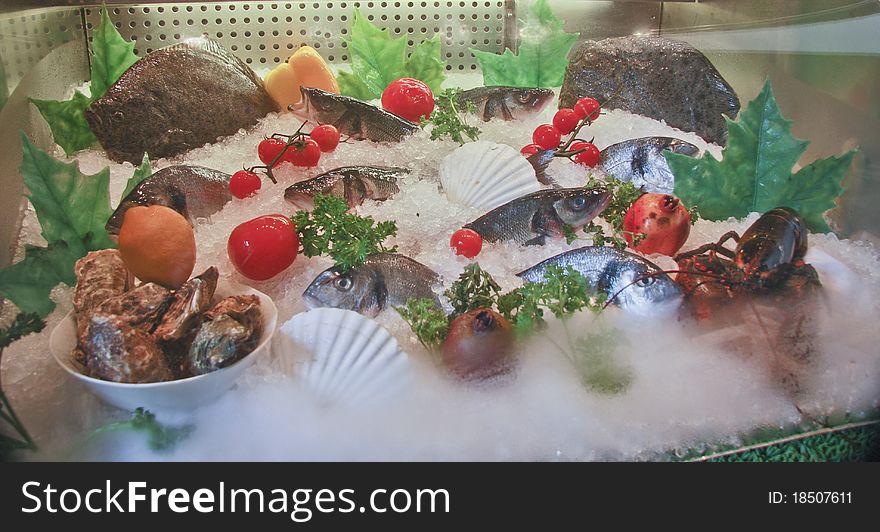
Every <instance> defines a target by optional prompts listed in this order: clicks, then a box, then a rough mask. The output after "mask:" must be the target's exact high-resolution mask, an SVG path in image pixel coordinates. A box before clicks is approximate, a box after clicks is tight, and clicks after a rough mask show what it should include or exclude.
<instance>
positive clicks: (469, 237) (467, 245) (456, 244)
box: [449, 229, 483, 259]
mask: <svg viewBox="0 0 880 532" xmlns="http://www.w3.org/2000/svg"><path fill="white" fill-rule="evenodd" d="M449 245H450V246H452V248H453V249H454V250H455V254H456V255H464V256H465V257H467V258H469V259H472V258H474V257H476V256H477V255H478V254H479V253H480V250H481V249H483V237H481V236H480V233H478V232H476V231H474V230H473V229H459V230H458V231H456V232H454V233H452V239H451V240H450V241H449Z"/></svg>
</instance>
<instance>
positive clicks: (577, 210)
mask: <svg viewBox="0 0 880 532" xmlns="http://www.w3.org/2000/svg"><path fill="white" fill-rule="evenodd" d="M559 192H560V194H561V195H562V197H561V198H559V199H557V200H556V201H554V202H553V208H554V209H555V210H556V214H557V215H558V216H559V219H560V220H562V221H563V222H564V223H565V224H566V225H568V226H569V227H571V228H573V229H578V228H580V227H583V226H585V225H587V224H588V223H589V222H590V220H592V219H593V218H595V217H596V216H598V215H599V213H601V212H602V211H604V210H605V207H607V206H608V204H609V203H610V202H611V193H610V192H608V191H607V190H605V189H604V188H590V189H588V188H580V189H568V190H560V191H559Z"/></svg>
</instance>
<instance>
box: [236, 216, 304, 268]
mask: <svg viewBox="0 0 880 532" xmlns="http://www.w3.org/2000/svg"><path fill="white" fill-rule="evenodd" d="M298 252H299V235H297V233H296V227H295V226H294V225H293V223H292V222H291V221H290V218H288V217H287V216H283V215H281V214H270V215H267V216H260V217H258V218H254V219H253V220H250V221H247V222H244V223H243V224H241V225H239V226H238V227H236V228H235V229H233V230H232V233H230V235H229V241H228V242H227V244H226V253H227V254H228V255H229V260H230V261H231V262H232V265H233V266H235V269H236V270H238V271H239V273H241V274H242V275H244V276H245V277H247V278H248V279H253V280H254V281H265V280H266V279H270V278H272V277H274V276H276V275H278V274H279V273H281V272H282V271H284V270H285V269H287V267H288V266H290V265H291V264H292V263H293V260H294V259H295V258H296V255H297V253H298Z"/></svg>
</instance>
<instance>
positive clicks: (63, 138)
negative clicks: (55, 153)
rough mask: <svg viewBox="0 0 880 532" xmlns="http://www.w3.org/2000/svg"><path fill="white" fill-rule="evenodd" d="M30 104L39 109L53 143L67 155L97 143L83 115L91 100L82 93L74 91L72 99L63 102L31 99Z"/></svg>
mask: <svg viewBox="0 0 880 532" xmlns="http://www.w3.org/2000/svg"><path fill="white" fill-rule="evenodd" d="M31 103H32V104H34V105H35V106H36V107H37V109H39V111H40V114H41V115H43V119H44V120H46V123H47V124H49V129H50V130H52V138H54V139H55V143H56V144H58V145H59V146H61V148H62V149H63V150H64V153H66V154H67V155H73V154H74V153H76V152H78V151H80V150H84V149H86V148H91V147H92V146H94V145H95V143H96V142H97V141H98V139H97V138H95V134H94V133H92V130H91V128H89V124H88V123H87V122H86V118H85V115H84V114H83V113H84V111H85V110H86V108H88V106H89V104H91V103H92V100H91V99H89V97H88V96H85V95H84V94H83V93H81V92H79V91H76V92H75V93H74V95H73V98H72V99H70V100H67V101H64V102H58V101H55V100H34V99H31Z"/></svg>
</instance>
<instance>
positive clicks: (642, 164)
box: [599, 137, 700, 194]
mask: <svg viewBox="0 0 880 532" xmlns="http://www.w3.org/2000/svg"><path fill="white" fill-rule="evenodd" d="M664 150H669V151H671V152H672V153H679V154H681V155H687V156H689V157H693V156H695V155H697V154H699V153H700V149H699V148H697V147H696V146H694V145H693V144H691V143H690V142H686V141H683V140H679V139H674V138H671V137H643V138H639V139H632V140H626V141H623V142H618V143H617V144H612V145H611V146H608V147H607V148H605V149H604V150H602V157H601V159H600V161H601V162H600V163H599V168H601V169H602V171H604V172H605V173H606V174H608V175H611V176H614V177H615V178H617V179H619V180H620V181H626V182H630V183H632V184H633V185H635V186H637V187H639V188H641V189H642V190H644V191H645V192H655V193H657V194H672V190H673V188H674V186H675V177H674V176H673V175H672V170H670V169H669V165H668V164H667V163H666V157H664V156H663V151H664Z"/></svg>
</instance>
